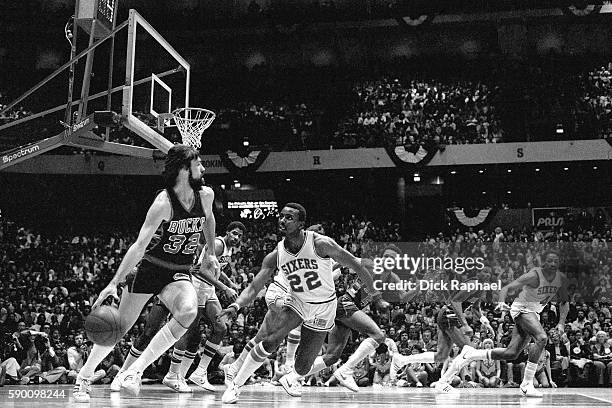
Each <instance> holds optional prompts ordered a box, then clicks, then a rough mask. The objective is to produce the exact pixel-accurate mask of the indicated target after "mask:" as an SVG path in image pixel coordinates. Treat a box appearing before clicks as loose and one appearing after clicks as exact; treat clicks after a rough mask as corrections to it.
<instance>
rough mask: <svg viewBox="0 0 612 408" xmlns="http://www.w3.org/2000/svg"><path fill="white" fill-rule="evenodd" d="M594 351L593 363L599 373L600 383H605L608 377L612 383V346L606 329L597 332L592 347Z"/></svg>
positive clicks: (611, 383) (610, 383)
mask: <svg viewBox="0 0 612 408" xmlns="http://www.w3.org/2000/svg"><path fill="white" fill-rule="evenodd" d="M591 351H592V352H593V365H594V366H595V372H596V374H597V379H598V382H597V384H598V385H604V381H605V379H606V377H607V380H608V384H609V385H612V346H611V344H610V341H609V339H608V334H607V333H606V332H605V331H599V332H597V335H596V336H595V344H593V346H592V347H591Z"/></svg>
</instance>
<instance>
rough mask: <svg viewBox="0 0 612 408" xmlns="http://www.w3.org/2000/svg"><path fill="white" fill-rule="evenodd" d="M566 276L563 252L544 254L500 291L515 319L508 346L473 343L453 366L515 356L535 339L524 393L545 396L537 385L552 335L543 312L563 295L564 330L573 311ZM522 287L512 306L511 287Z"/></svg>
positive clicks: (561, 318) (561, 319) (502, 303)
mask: <svg viewBox="0 0 612 408" xmlns="http://www.w3.org/2000/svg"><path fill="white" fill-rule="evenodd" d="M566 288H567V285H566V278H565V275H563V274H562V273H561V272H560V271H559V255H558V254H557V253H556V252H554V251H545V252H544V253H543V254H542V267H541V268H533V269H531V271H529V272H528V273H526V274H525V275H523V276H521V277H519V278H518V279H516V280H515V281H514V282H511V283H510V284H508V285H507V286H505V287H503V288H502V290H501V291H500V294H499V305H498V307H499V308H500V309H501V310H503V311H508V310H509V311H510V316H512V318H513V319H514V323H515V325H514V330H513V332H512V339H511V340H510V344H509V345H508V347H507V348H496V349H492V350H484V349H483V350H475V349H474V348H473V347H471V346H465V347H463V350H461V353H460V354H459V355H458V356H457V358H455V359H454V360H453V363H452V364H451V367H450V368H449V370H451V369H452V370H453V371H454V372H458V371H459V370H460V369H461V368H462V367H463V366H465V365H467V364H468V363H469V362H470V361H474V360H508V361H511V360H514V359H516V358H517V357H518V356H519V354H520V353H521V352H522V351H523V350H524V349H525V348H526V347H527V346H528V345H529V343H530V341H531V339H532V338H533V340H534V341H535V346H534V347H532V348H531V349H530V351H529V359H528V362H527V365H526V367H525V375H524V377H523V382H522V383H521V386H520V389H521V393H522V394H523V395H524V396H527V397H542V393H541V392H539V391H537V390H536V389H535V387H534V385H533V377H534V375H535V372H536V369H537V366H538V360H539V358H540V354H542V350H544V347H545V346H546V343H547V341H548V336H547V335H546V331H545V330H544V328H543V327H542V325H541V324H540V315H539V314H540V312H541V311H542V310H543V309H544V307H545V306H546V305H547V304H548V302H550V301H551V300H552V299H553V298H554V297H555V296H556V297H557V298H558V299H559V301H560V305H559V324H558V325H557V330H558V331H559V333H562V332H563V329H564V326H565V318H566V317H567V313H568V311H569V304H568V303H567V299H568V296H567V290H566ZM517 289H521V292H520V293H519V295H518V297H517V298H516V299H515V300H514V302H512V306H508V305H507V304H506V303H505V301H506V297H507V294H508V292H509V291H515V290H517Z"/></svg>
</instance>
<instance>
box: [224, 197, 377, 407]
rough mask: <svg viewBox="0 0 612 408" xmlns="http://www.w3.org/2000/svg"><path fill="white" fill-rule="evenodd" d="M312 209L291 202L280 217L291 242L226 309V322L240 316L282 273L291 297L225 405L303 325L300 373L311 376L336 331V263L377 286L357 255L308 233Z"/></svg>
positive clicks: (270, 317) (269, 319)
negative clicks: (331, 332)
mask: <svg viewBox="0 0 612 408" xmlns="http://www.w3.org/2000/svg"><path fill="white" fill-rule="evenodd" d="M305 221H306V210H305V209H304V207H303V206H302V205H300V204H297V203H288V204H286V205H285V206H284V207H283V209H282V210H281V212H280V215H279V222H278V224H279V231H280V232H281V233H283V234H284V235H285V238H284V239H283V240H282V241H281V242H279V244H278V246H277V247H276V249H275V250H274V251H272V252H271V253H269V254H268V255H266V257H265V258H264V261H263V264H262V268H261V271H260V272H259V273H258V274H257V275H256V277H255V279H254V280H253V282H252V283H251V284H250V285H249V287H248V288H246V289H245V290H244V291H243V292H242V294H241V295H240V297H239V298H238V299H237V300H236V302H235V303H233V304H232V305H230V306H229V307H228V308H227V309H225V310H224V311H223V312H222V314H221V316H220V319H223V320H226V319H227V317H228V316H230V315H232V316H234V317H235V315H236V313H237V311H238V310H239V309H240V308H241V307H243V306H246V305H248V304H249V303H250V302H251V301H252V300H253V299H254V298H255V296H256V295H257V294H258V293H259V292H260V291H261V290H262V289H263V287H264V286H265V284H266V282H267V281H268V280H269V279H270V278H271V277H272V275H273V273H274V272H275V271H276V270H277V269H278V275H277V278H276V284H277V286H278V287H280V288H282V289H283V290H284V291H285V292H286V293H287V296H286V299H285V300H284V302H283V304H282V306H281V308H280V310H278V311H276V312H274V313H272V312H268V313H266V317H265V318H264V322H263V324H262V328H261V329H260V330H262V331H264V332H265V333H267V334H266V335H265V336H264V337H263V340H262V341H261V342H260V343H258V344H257V345H256V346H255V347H253V348H252V349H251V351H250V352H249V355H248V356H247V357H246V359H245V361H244V362H243V363H242V366H241V367H240V370H239V371H238V373H237V374H236V376H235V377H234V378H233V381H231V382H230V383H229V386H228V388H227V389H226V390H225V393H224V394H223V397H222V399H221V400H222V402H223V403H236V402H237V401H238V396H239V394H240V387H242V386H243V385H244V383H245V382H246V380H247V379H248V378H249V377H250V376H251V375H252V374H253V372H254V371H255V370H256V369H257V367H259V366H260V365H261V363H262V362H263V361H264V360H265V359H266V358H267V357H268V356H269V355H270V353H271V352H273V351H274V350H276V349H277V347H278V346H279V345H280V344H281V342H282V341H283V340H284V339H285V337H287V334H289V332H290V331H291V330H293V329H295V328H296V327H298V326H300V325H302V334H301V336H302V339H301V341H300V344H299V346H298V348H297V351H296V358H295V371H296V372H297V373H298V374H299V375H305V374H307V373H308V371H309V370H310V368H311V367H312V363H313V362H314V360H315V358H316V356H317V355H318V354H319V351H320V350H321V347H322V345H323V342H324V340H325V337H326V335H327V333H328V332H329V330H331V329H332V328H333V327H334V320H335V315H336V289H335V285H334V280H333V274H332V267H333V261H336V262H338V263H340V264H342V265H344V266H347V267H349V268H351V269H353V270H354V271H356V272H357V274H358V276H359V277H360V278H361V279H362V280H363V282H365V284H366V285H367V286H368V287H370V288H371V287H372V277H371V276H370V273H369V272H368V271H367V270H366V269H365V268H364V267H362V266H361V263H360V262H359V260H358V259H357V258H355V257H354V256H353V255H352V254H351V253H349V252H348V251H346V250H345V249H343V248H341V247H340V246H339V245H338V244H337V243H336V242H335V241H334V240H333V239H331V238H329V237H326V236H323V235H319V234H317V233H315V232H312V231H305V230H304V223H305Z"/></svg>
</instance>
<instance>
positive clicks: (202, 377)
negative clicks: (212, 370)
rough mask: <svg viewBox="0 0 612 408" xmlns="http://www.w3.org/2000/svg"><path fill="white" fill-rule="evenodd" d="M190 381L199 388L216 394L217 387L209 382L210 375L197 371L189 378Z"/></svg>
mask: <svg viewBox="0 0 612 408" xmlns="http://www.w3.org/2000/svg"><path fill="white" fill-rule="evenodd" d="M188 380H189V381H191V382H192V383H194V384H195V385H197V386H198V387H202V388H204V389H205V390H206V391H211V392H215V391H217V390H216V389H215V387H214V386H213V385H212V384H211V383H209V382H208V374H207V373H206V371H199V370H195V371H194V372H193V373H191V375H190V376H189V378H188Z"/></svg>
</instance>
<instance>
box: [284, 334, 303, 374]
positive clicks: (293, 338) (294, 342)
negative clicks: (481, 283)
mask: <svg viewBox="0 0 612 408" xmlns="http://www.w3.org/2000/svg"><path fill="white" fill-rule="evenodd" d="M301 337H302V329H301V328H300V327H298V328H297V329H293V330H291V331H290V332H289V335H288V336H287V364H288V365H290V366H293V365H294V364H295V352H296V351H297V348H298V346H299V345H300V338H301Z"/></svg>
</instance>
